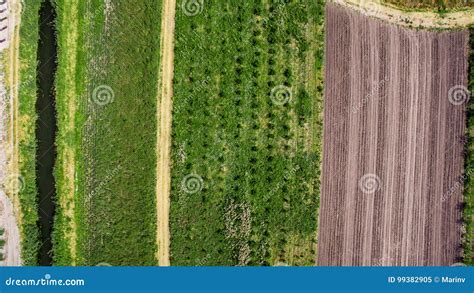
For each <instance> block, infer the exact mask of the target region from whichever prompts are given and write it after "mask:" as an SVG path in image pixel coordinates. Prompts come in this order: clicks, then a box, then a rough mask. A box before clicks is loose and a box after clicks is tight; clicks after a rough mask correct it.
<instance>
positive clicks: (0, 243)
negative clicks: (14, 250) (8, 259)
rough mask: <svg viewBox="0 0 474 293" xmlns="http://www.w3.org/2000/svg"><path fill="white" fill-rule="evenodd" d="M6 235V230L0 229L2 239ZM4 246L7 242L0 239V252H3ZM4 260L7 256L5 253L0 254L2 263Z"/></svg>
mask: <svg viewBox="0 0 474 293" xmlns="http://www.w3.org/2000/svg"><path fill="white" fill-rule="evenodd" d="M4 233H5V230H4V229H3V228H0V238H1V237H2V236H3V234H4ZM4 246H5V240H3V239H0V250H2V249H3V247H4ZM4 258H5V256H4V255H3V253H1V252H0V261H2V260H4Z"/></svg>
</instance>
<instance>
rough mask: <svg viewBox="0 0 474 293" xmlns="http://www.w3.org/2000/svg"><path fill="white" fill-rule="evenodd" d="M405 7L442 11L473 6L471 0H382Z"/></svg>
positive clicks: (473, 2)
mask: <svg viewBox="0 0 474 293" xmlns="http://www.w3.org/2000/svg"><path fill="white" fill-rule="evenodd" d="M383 2H387V3H390V4H395V5H397V6H401V7H407V8H435V9H437V10H439V11H443V10H446V9H449V8H463V7H473V6H474V1H473V0H383Z"/></svg>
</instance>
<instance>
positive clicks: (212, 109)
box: [170, 0, 324, 265]
mask: <svg viewBox="0 0 474 293" xmlns="http://www.w3.org/2000/svg"><path fill="white" fill-rule="evenodd" d="M323 7H324V6H323V3H322V1H309V0H299V1H296V0H295V1H276V0H274V1H218V0H213V1H205V4H204V6H203V7H201V8H202V10H199V9H197V10H191V9H190V7H185V6H180V5H179V6H178V7H177V14H176V48H175V83H174V90H175V92H174V98H173V99H174V100H173V129H172V178H171V182H172V191H171V210H170V222H171V224H170V225H171V264H172V265H277V264H288V265H313V264H314V260H315V255H316V251H315V249H316V230H317V210H318V202H319V179H318V178H319V173H320V161H321V135H322V134H321V133H322V126H321V121H322V111H321V109H322V100H323V97H322V89H323V88H322V66H323V65H322V57H323V39H324V37H323V30H322V25H323ZM193 14H196V15H194V16H192V15H193Z"/></svg>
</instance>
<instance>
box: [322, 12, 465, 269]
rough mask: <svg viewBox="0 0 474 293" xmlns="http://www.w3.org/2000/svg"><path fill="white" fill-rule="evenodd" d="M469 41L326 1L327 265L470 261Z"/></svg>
mask: <svg viewBox="0 0 474 293" xmlns="http://www.w3.org/2000/svg"><path fill="white" fill-rule="evenodd" d="M468 39H469V34H468V32H467V31H457V32H429V31H416V30H409V29H405V28H402V27H399V26H396V25H393V24H387V23H385V22H383V21H380V20H376V19H374V18H370V17H366V16H364V15H362V14H360V13H359V12H357V11H355V10H353V9H348V8H345V7H342V6H340V5H334V4H328V5H327V8H326V67H325V80H326V86H325V113H324V155H323V156H324V157H323V176H322V177H323V178H322V194H321V210H320V225H319V227H320V231H319V241H318V242H319V247H318V264H319V265H371V266H377V265H396V266H406V265H409V266H414V265H417V266H427V265H438V266H439V265H443V266H444V265H451V264H453V263H456V262H459V261H460V257H461V246H460V244H461V202H462V188H461V187H460V185H461V184H460V180H461V176H462V175H463V162H464V157H463V137H464V132H465V119H466V117H465V109H466V107H465V103H460V104H458V105H456V103H451V102H450V99H449V98H448V97H449V91H450V89H451V88H453V87H454V86H467V66H468V63H467V60H468ZM466 97H467V94H466ZM461 183H462V182H461Z"/></svg>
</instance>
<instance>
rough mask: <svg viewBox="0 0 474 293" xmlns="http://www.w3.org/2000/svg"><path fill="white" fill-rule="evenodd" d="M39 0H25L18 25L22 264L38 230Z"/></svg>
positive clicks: (34, 247)
mask: <svg viewBox="0 0 474 293" xmlns="http://www.w3.org/2000/svg"><path fill="white" fill-rule="evenodd" d="M40 5H41V1H40V0H25V1H24V5H23V11H22V15H21V26H20V40H21V41H20V64H21V67H20V82H19V86H18V91H19V117H18V118H19V119H18V125H19V132H18V135H19V160H20V161H19V170H20V174H21V176H22V178H23V180H24V184H23V188H21V189H20V192H19V198H20V205H21V227H20V230H21V237H22V239H21V240H22V241H21V243H22V249H21V250H22V259H23V263H24V265H36V264H37V263H38V248H39V245H40V243H39V240H38V239H39V238H38V237H39V230H38V201H37V189H36V173H35V164H36V163H35V158H36V137H35V129H36V119H37V115H36V108H35V105H36V91H37V86H36V70H37V57H36V55H37V48H38V33H39V32H38V11H39V8H40Z"/></svg>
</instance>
